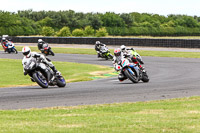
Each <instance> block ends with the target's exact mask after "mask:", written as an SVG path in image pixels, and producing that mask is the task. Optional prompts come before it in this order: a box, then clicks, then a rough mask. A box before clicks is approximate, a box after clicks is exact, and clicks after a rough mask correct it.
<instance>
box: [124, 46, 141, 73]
mask: <svg viewBox="0 0 200 133" xmlns="http://www.w3.org/2000/svg"><path fill="white" fill-rule="evenodd" d="M120 48H121V51H122V52H123V54H124V56H125V57H130V58H131V60H132V61H133V63H135V64H137V65H138V66H139V68H140V69H142V70H143V69H144V67H142V65H141V64H144V62H143V61H142V57H141V56H140V55H139V54H138V53H137V52H136V51H135V50H134V49H133V48H126V46H125V45H121V47H120Z"/></svg>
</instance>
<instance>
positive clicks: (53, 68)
mask: <svg viewBox="0 0 200 133" xmlns="http://www.w3.org/2000/svg"><path fill="white" fill-rule="evenodd" d="M51 69H52V70H53V72H54V74H55V75H61V73H60V72H59V71H58V70H56V68H55V66H53V67H51Z"/></svg>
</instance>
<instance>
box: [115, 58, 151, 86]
mask: <svg viewBox="0 0 200 133" xmlns="http://www.w3.org/2000/svg"><path fill="white" fill-rule="evenodd" d="M129 60H130V59H127V58H122V60H121V61H120V63H119V64H118V65H117V66H116V70H121V72H122V74H123V75H124V76H125V77H124V78H123V79H127V78H128V79H130V80H131V81H132V82H133V83H138V82H139V81H140V80H142V81H143V82H149V78H148V75H147V72H146V71H145V70H141V69H140V68H139V67H138V65H137V64H134V63H130V62H131V61H129Z"/></svg>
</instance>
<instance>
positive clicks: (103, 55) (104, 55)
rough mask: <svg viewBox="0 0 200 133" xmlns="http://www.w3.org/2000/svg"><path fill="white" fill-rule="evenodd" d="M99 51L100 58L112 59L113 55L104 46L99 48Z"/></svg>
mask: <svg viewBox="0 0 200 133" xmlns="http://www.w3.org/2000/svg"><path fill="white" fill-rule="evenodd" d="M100 51H101V53H99V54H100V57H101V58H105V59H106V60H108V59H113V55H112V54H111V53H110V51H109V50H108V48H107V47H106V46H105V45H103V46H101V48H100Z"/></svg>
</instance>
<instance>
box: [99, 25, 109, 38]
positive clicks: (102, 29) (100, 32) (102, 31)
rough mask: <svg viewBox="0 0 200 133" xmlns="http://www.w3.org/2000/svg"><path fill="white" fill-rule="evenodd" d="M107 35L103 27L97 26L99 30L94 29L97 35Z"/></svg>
mask: <svg viewBox="0 0 200 133" xmlns="http://www.w3.org/2000/svg"><path fill="white" fill-rule="evenodd" d="M107 35H108V32H107V30H106V28H105V27H102V28H99V30H97V31H96V36H97V37H104V36H107Z"/></svg>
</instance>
